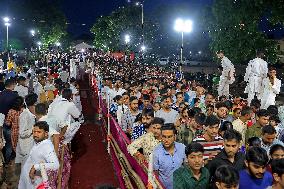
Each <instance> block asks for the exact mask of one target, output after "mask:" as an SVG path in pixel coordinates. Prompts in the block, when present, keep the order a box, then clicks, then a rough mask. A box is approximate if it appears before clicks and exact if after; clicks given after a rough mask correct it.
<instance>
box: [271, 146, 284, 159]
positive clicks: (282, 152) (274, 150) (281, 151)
mask: <svg viewBox="0 0 284 189" xmlns="http://www.w3.org/2000/svg"><path fill="white" fill-rule="evenodd" d="M269 155H270V158H271V159H282V158H284V146H282V145H280V144H274V145H272V146H271V147H270V149H269Z"/></svg>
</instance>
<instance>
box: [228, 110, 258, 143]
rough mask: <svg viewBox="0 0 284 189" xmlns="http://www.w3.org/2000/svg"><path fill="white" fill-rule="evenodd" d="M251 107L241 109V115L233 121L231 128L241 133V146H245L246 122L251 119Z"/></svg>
mask: <svg viewBox="0 0 284 189" xmlns="http://www.w3.org/2000/svg"><path fill="white" fill-rule="evenodd" d="M252 113H253V112H252V109H251V108H250V107H244V108H243V109H242V110H241V116H240V117H239V118H238V119H236V120H235V121H233V123H232V124H233V129H235V130H236V131H238V132H240V133H241V135H242V146H245V137H246V131H247V122H248V121H249V120H251V116H252Z"/></svg>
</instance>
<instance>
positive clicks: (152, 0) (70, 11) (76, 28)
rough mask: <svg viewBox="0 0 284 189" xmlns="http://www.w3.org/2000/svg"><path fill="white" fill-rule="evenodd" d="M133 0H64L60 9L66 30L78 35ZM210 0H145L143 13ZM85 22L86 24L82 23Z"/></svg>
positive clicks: (203, 3)
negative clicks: (66, 22)
mask: <svg viewBox="0 0 284 189" xmlns="http://www.w3.org/2000/svg"><path fill="white" fill-rule="evenodd" d="M135 2H137V1H135V0H64V2H63V4H62V10H63V11H64V13H65V15H66V17H67V19H68V21H69V22H70V25H69V27H68V31H70V32H71V33H72V34H75V35H80V34H84V33H90V28H91V27H92V25H93V24H94V23H95V20H96V19H97V18H98V17H99V16H101V15H108V14H110V13H111V12H112V11H113V10H115V9H116V8H118V7H120V6H125V5H127V4H131V3H132V4H134V3H135ZM211 2H212V0H145V1H144V7H145V14H147V12H150V11H153V10H154V9H155V7H158V6H163V5H165V4H172V5H173V6H174V5H178V4H180V3H183V4H185V5H186V6H188V7H194V9H195V10H196V9H200V8H201V7H202V6H205V5H210V3H211ZM82 24H86V25H82Z"/></svg>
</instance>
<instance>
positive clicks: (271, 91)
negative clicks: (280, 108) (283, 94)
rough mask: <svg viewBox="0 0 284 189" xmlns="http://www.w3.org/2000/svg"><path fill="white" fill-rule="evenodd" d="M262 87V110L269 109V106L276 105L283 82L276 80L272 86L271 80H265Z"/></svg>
mask: <svg viewBox="0 0 284 189" xmlns="http://www.w3.org/2000/svg"><path fill="white" fill-rule="evenodd" d="M262 87H263V93H262V95H261V109H267V108H268V106H270V105H275V98H276V95H277V94H279V92H280V88H281V80H279V79H277V78H275V80H274V84H273V85H272V84H271V82H270V80H269V78H265V79H264V80H263V82H262Z"/></svg>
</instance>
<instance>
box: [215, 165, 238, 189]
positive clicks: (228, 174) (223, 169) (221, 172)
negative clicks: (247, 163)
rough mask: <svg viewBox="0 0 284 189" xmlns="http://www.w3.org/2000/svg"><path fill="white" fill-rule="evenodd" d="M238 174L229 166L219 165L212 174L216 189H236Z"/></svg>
mask: <svg viewBox="0 0 284 189" xmlns="http://www.w3.org/2000/svg"><path fill="white" fill-rule="evenodd" d="M239 181H240V177H239V173H238V171H237V170H236V169H235V168H234V167H232V166H229V165H221V166H220V167H218V169H217V170H216V172H215V174H214V182H215V186H216V187H217V189H238V188H239Z"/></svg>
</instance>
